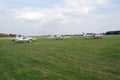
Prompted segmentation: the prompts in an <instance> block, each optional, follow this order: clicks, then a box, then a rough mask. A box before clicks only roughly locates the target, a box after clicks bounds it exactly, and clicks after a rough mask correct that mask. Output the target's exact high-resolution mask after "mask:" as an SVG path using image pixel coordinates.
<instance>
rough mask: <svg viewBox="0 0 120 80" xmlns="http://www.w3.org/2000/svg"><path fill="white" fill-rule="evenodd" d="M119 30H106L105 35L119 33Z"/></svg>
mask: <svg viewBox="0 0 120 80" xmlns="http://www.w3.org/2000/svg"><path fill="white" fill-rule="evenodd" d="M119 34H120V31H107V32H106V35H119Z"/></svg>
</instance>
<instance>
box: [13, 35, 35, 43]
mask: <svg viewBox="0 0 120 80" xmlns="http://www.w3.org/2000/svg"><path fill="white" fill-rule="evenodd" d="M32 40H36V38H31V37H27V36H24V35H17V36H16V38H15V39H14V41H23V42H32Z"/></svg>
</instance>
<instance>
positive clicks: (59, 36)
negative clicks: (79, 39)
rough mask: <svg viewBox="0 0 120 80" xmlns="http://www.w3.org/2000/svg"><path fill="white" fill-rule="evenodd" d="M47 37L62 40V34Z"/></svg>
mask: <svg viewBox="0 0 120 80" xmlns="http://www.w3.org/2000/svg"><path fill="white" fill-rule="evenodd" d="M48 38H54V39H56V40H62V39H63V38H64V37H63V35H50V37H48Z"/></svg>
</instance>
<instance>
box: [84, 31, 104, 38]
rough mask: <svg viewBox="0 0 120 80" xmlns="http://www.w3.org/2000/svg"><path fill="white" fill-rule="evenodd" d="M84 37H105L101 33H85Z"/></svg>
mask: <svg viewBox="0 0 120 80" xmlns="http://www.w3.org/2000/svg"><path fill="white" fill-rule="evenodd" d="M82 35H83V36H85V37H93V38H95V39H102V37H103V34H101V33H84V32H83V34H82Z"/></svg>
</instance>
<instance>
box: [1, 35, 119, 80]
mask: <svg viewBox="0 0 120 80" xmlns="http://www.w3.org/2000/svg"><path fill="white" fill-rule="evenodd" d="M0 80H120V36H119V35H118V36H104V38H103V39H92V38H83V37H72V38H68V39H67V38H66V39H63V40H54V39H48V38H38V39H37V40H36V41H34V42H32V43H22V42H13V41H11V40H10V39H8V38H0Z"/></svg>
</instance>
